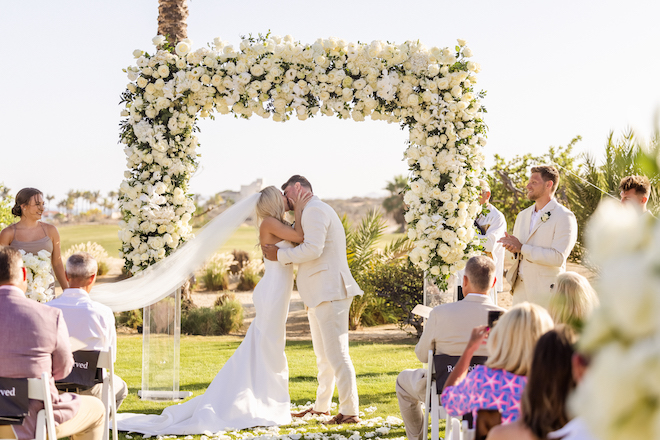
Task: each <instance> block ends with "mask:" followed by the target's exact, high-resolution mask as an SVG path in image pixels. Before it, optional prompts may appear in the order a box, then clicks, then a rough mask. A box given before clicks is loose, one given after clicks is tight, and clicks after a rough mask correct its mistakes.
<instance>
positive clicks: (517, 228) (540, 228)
mask: <svg viewBox="0 0 660 440" xmlns="http://www.w3.org/2000/svg"><path fill="white" fill-rule="evenodd" d="M534 206H535V205H532V206H530V207H529V208H527V209H525V210H523V211H521V212H520V213H519V214H518V216H517V217H516V223H515V225H514V227H513V235H514V236H515V237H516V238H518V240H520V242H521V243H522V249H521V251H520V252H518V253H517V254H516V255H514V259H515V261H514V265H513V266H512V267H511V269H510V270H509V273H508V274H507V279H508V280H509V282H511V285H512V287H513V286H514V285H515V281H516V279H517V277H521V279H522V280H523V282H524V284H525V286H524V287H525V291H526V292H527V295H528V299H530V300H532V301H533V302H536V303H538V304H540V305H542V306H544V307H547V306H548V302H549V299H550V295H551V293H552V291H551V286H552V285H553V284H554V283H555V282H556V279H557V275H559V274H560V273H562V272H564V271H566V259H567V258H568V255H569V254H570V253H571V251H572V250H573V246H575V242H576V241H577V221H576V220H575V215H574V214H573V213H572V212H571V211H569V210H568V209H567V208H565V207H564V206H562V205H560V204H559V203H557V200H555V199H552V200H550V202H548V204H547V205H545V206H544V207H543V209H542V210H541V211H542V212H541V216H542V217H541V218H540V219H539V220H538V222H537V223H536V225H535V226H534V229H532V231H531V232H530V230H529V225H530V222H531V218H532V211H533V210H534V209H535V208H534ZM547 215H549V217H548V218H547V219H546V221H543V216H547ZM513 293H514V295H515V291H514V292H513Z"/></svg>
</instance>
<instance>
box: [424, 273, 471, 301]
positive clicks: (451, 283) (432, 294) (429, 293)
mask: <svg viewBox="0 0 660 440" xmlns="http://www.w3.org/2000/svg"><path fill="white" fill-rule="evenodd" d="M461 276H462V273H461ZM457 286H458V277H457V276H456V275H451V276H450V277H449V280H448V281H447V290H440V289H439V288H438V286H436V285H435V283H434V282H433V281H432V280H431V279H430V277H428V276H427V273H426V272H424V305H425V306H428V307H431V308H433V307H435V306H439V305H440V304H447V303H450V302H456V301H457V299H458V298H457Z"/></svg>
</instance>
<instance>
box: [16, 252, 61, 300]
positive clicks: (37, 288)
mask: <svg viewBox="0 0 660 440" xmlns="http://www.w3.org/2000/svg"><path fill="white" fill-rule="evenodd" d="M19 252H20V253H21V256H22V257H23V266H25V269H26V270H27V291H26V292H25V296H27V297H28V298H30V299H33V300H35V301H39V302H41V303H44V302H48V301H50V300H51V299H53V297H54V292H53V288H52V287H51V285H52V284H53V283H54V282H55V277H54V276H53V273H52V270H51V259H50V252H48V251H47V250H45V249H44V250H41V251H39V252H38V253H37V254H36V255H35V254H32V253H30V252H25V251H24V250H23V249H19Z"/></svg>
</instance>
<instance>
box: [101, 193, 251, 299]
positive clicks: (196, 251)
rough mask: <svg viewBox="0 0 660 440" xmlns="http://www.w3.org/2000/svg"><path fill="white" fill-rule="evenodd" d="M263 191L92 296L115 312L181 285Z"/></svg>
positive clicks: (102, 286)
mask: <svg viewBox="0 0 660 440" xmlns="http://www.w3.org/2000/svg"><path fill="white" fill-rule="evenodd" d="M260 196H261V193H257V194H254V195H252V196H249V197H247V198H245V199H243V200H241V201H240V202H238V203H237V204H235V205H233V206H232V207H230V208H229V209H227V210H226V211H225V212H223V213H222V214H220V215H219V216H217V217H216V218H214V219H213V220H211V221H210V222H209V223H208V224H207V225H206V226H205V227H204V228H203V229H202V230H201V231H200V232H199V233H198V234H197V235H196V236H195V238H193V239H191V240H189V241H188V242H186V243H185V244H183V245H182V246H181V247H180V248H179V249H177V250H176V251H175V252H174V253H172V254H171V255H170V256H168V257H167V258H165V259H163V260H161V261H159V262H158V263H156V264H154V265H153V266H151V267H149V268H148V269H146V270H144V271H142V272H139V273H138V274H137V275H135V276H134V277H132V278H129V279H127V280H123V281H119V282H116V283H109V284H103V285H100V286H95V287H94V289H93V290H92V292H91V294H90V296H91V298H92V299H93V300H95V301H98V302H100V303H102V304H105V305H107V306H108V307H110V308H111V309H112V311H113V312H123V311H126V310H134V309H139V308H142V307H146V306H148V305H151V304H154V303H156V302H158V301H160V300H161V299H163V298H165V297H166V296H168V295H170V294H171V293H172V292H174V291H175V290H176V289H178V288H179V287H180V286H181V285H182V284H183V283H184V282H185V281H186V280H187V279H188V278H189V277H190V275H191V274H192V273H193V272H195V270H197V269H198V268H199V267H200V266H202V264H204V262H205V261H206V260H208V259H209V258H210V257H211V256H212V255H213V254H214V253H215V252H216V251H217V249H218V248H219V247H220V246H222V245H223V244H224V243H225V242H226V241H227V240H228V239H229V237H230V236H231V234H232V233H233V232H234V231H235V230H236V229H238V227H239V226H240V225H241V224H242V223H243V222H244V221H245V220H246V219H247V218H248V217H249V216H250V215H251V214H253V213H254V209H255V207H256V205H257V201H258V200H259V197H260Z"/></svg>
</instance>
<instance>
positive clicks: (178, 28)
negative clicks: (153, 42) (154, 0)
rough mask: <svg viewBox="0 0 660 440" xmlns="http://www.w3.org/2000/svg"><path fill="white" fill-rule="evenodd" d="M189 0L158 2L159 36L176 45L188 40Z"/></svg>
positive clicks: (162, 0) (164, 0)
mask: <svg viewBox="0 0 660 440" xmlns="http://www.w3.org/2000/svg"><path fill="white" fill-rule="evenodd" d="M187 19H188V0H158V35H162V36H164V37H166V38H167V41H169V42H170V44H172V45H174V44H176V43H178V42H179V41H181V40H183V39H185V38H188V24H187V23H186V20H187Z"/></svg>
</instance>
